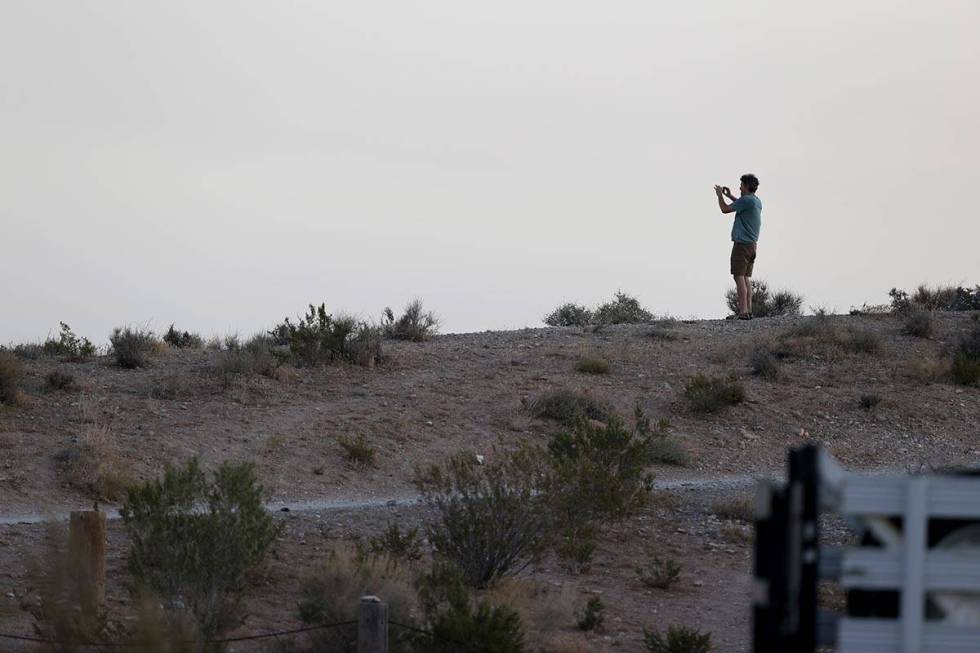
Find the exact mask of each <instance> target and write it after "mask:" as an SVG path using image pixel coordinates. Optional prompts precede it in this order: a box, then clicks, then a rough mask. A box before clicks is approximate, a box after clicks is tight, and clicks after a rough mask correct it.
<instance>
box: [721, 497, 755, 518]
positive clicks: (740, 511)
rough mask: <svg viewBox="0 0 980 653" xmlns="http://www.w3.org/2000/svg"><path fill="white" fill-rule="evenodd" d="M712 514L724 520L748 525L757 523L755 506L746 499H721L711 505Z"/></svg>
mask: <svg viewBox="0 0 980 653" xmlns="http://www.w3.org/2000/svg"><path fill="white" fill-rule="evenodd" d="M711 512H713V513H714V514H716V515H718V516H719V517H721V518H722V519H731V520H732V521H738V522H744V523H746V524H751V523H752V522H754V521H755V506H754V505H753V503H752V500H751V499H748V498H745V497H729V498H725V499H719V500H718V501H715V502H714V503H713V504H712V505H711Z"/></svg>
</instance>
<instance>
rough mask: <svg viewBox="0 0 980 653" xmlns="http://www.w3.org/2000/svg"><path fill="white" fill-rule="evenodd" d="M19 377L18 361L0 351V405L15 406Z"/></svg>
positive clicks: (11, 355) (14, 357)
mask: <svg viewBox="0 0 980 653" xmlns="http://www.w3.org/2000/svg"><path fill="white" fill-rule="evenodd" d="M20 375H21V368H20V361H18V360H17V357H16V356H14V355H13V354H10V353H7V352H6V351H0V404H6V405H8V406H15V405H17V396H18V387H19V386H20Z"/></svg>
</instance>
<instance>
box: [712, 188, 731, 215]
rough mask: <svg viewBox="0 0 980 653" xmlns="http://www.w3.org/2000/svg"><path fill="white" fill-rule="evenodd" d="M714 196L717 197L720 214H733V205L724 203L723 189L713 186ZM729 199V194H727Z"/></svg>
mask: <svg viewBox="0 0 980 653" xmlns="http://www.w3.org/2000/svg"><path fill="white" fill-rule="evenodd" d="M715 195H717V196H718V208H719V209H721V212H722V213H734V212H735V206H734V205H733V204H727V203H725V189H724V188H722V187H721V186H715ZM729 197H731V194H729Z"/></svg>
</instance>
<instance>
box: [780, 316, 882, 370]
mask: <svg viewBox="0 0 980 653" xmlns="http://www.w3.org/2000/svg"><path fill="white" fill-rule="evenodd" d="M879 351H881V338H880V337H879V336H878V334H876V333H874V332H873V331H868V330H866V329H860V328H857V327H853V326H851V327H846V328H843V327H840V326H838V325H837V324H835V323H834V321H832V320H831V319H830V317H828V316H827V315H826V314H823V313H818V314H817V315H816V316H814V317H812V318H809V319H808V320H806V321H804V322H802V323H801V324H798V325H796V326H794V327H790V328H789V329H787V330H785V331H784V332H783V333H781V334H780V335H779V337H778V339H777V341H776V344H775V346H774V347H773V349H772V353H773V354H774V355H775V356H776V358H779V359H800V358H808V357H810V356H814V355H827V354H835V353H858V354H874V353H878V352H879Z"/></svg>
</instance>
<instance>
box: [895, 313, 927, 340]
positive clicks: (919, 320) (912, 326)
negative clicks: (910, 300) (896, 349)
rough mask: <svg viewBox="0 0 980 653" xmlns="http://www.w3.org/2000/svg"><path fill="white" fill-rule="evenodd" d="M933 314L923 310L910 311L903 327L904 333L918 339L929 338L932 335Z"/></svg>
mask: <svg viewBox="0 0 980 653" xmlns="http://www.w3.org/2000/svg"><path fill="white" fill-rule="evenodd" d="M932 322H933V320H932V313H931V312H929V311H923V310H913V311H909V312H908V315H907V316H906V318H905V324H903V325H902V331H903V332H904V333H905V334H906V335H909V336H915V337H916V338H928V337H930V336H931V335H932V330H933V324H932Z"/></svg>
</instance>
